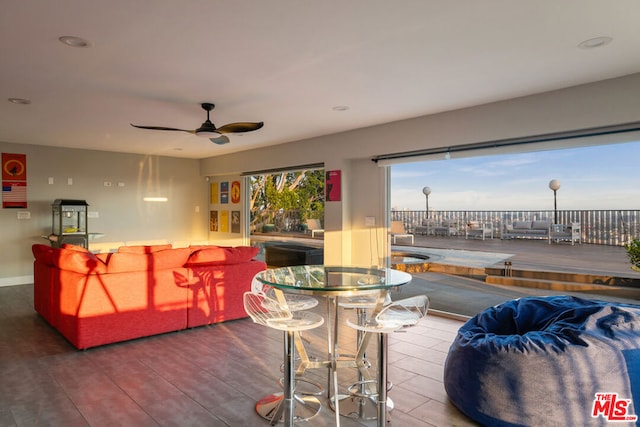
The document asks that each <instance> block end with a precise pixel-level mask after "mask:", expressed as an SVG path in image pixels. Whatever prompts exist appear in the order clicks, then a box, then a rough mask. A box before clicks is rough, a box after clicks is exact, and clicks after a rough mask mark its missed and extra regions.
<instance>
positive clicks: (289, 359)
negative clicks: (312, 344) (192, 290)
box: [243, 292, 324, 425]
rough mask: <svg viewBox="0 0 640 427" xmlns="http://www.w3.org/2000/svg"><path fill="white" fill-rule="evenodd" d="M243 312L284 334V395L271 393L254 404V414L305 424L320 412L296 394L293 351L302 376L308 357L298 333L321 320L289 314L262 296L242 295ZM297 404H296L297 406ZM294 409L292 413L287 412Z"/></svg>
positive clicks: (308, 398)
mask: <svg viewBox="0 0 640 427" xmlns="http://www.w3.org/2000/svg"><path fill="white" fill-rule="evenodd" d="M243 302H244V309H245V311H246V312H247V314H248V315H249V316H250V317H251V319H252V320H253V321H254V323H258V324H260V325H263V326H267V327H270V328H273V329H277V330H280V331H284V332H285V339H284V359H285V361H286V363H285V365H284V383H283V386H284V393H273V394H271V395H269V396H267V397H265V398H263V399H261V400H260V401H259V402H258V403H257V404H256V411H257V412H258V414H259V415H260V416H262V417H263V418H265V419H266V420H268V421H269V422H270V424H271V425H275V424H277V423H278V422H279V421H280V420H281V419H282V418H283V416H284V417H286V418H288V421H289V425H293V422H294V421H306V420H308V419H310V418H312V417H313V416H315V415H316V414H318V412H320V408H321V404H320V401H319V400H318V398H317V397H315V396H312V395H302V394H300V395H299V394H296V392H295V385H296V378H295V377H296V370H295V352H296V351H295V349H296V348H301V349H302V354H301V355H300V356H301V358H302V363H301V368H299V369H298V372H299V373H300V375H301V374H302V373H304V367H305V366H306V364H305V362H306V363H308V356H307V354H306V351H304V346H301V345H300V344H299V343H298V342H299V341H300V332H301V331H305V330H310V329H315V328H318V327H320V326H322V325H323V324H324V318H323V317H322V316H320V315H318V314H316V313H312V312H310V311H292V310H290V309H289V308H288V307H287V306H286V305H283V304H281V303H280V302H279V301H278V300H275V299H271V298H269V297H267V296H266V295H264V294H257V293H254V292H245V293H244V296H243ZM296 402H297V403H298V405H296ZM290 408H293V410H289V409H290Z"/></svg>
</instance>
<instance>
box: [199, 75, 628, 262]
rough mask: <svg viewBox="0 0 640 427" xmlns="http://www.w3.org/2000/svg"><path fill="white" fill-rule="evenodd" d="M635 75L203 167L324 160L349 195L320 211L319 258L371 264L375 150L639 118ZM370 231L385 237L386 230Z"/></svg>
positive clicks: (377, 199)
mask: <svg viewBox="0 0 640 427" xmlns="http://www.w3.org/2000/svg"><path fill="white" fill-rule="evenodd" d="M639 95H640V74H634V75H630V76H626V77H621V78H618V79H612V80H605V81H602V82H597V83H593V84H589V85H581V86H575V87H571V88H568V89H563V90H557V91H552V92H546V93H542V94H537V95H532V96H526V97H521V98H516V99H512V100H506V101H501V102H496V103H492V104H487V105H482V106H477V107H472V108H466V109H462V110H456V111H450V112H444V113H440V114H434V115H430V116H424V117H418V118H415V119H410V120H403V121H400V122H394V123H389V124H385V125H380V126H374V127H370V128H365V129H359V130H355V131H350V132H344V133H340V134H335V135H329V136H325V137H321V138H313V139H309V140H305V141H299V142H295V143H290V144H283V145H279V146H275V147H268V148H263V149H257V150H252V151H245V152H240V153H235V154H230V155H226V156H220V157H213V158H209V159H204V160H202V162H201V169H202V171H203V173H211V174H213V173H219V174H224V173H230V172H236V173H241V172H243V171H251V170H260V169H271V168H278V167H288V166H294V165H301V164H307V163H319V162H324V163H325V169H326V170H331V169H341V170H342V176H343V189H345V188H346V189H347V190H348V193H347V194H348V197H347V198H346V199H345V198H344V197H343V202H341V206H338V205H337V204H334V203H338V202H332V203H329V204H328V205H329V206H328V207H327V211H326V212H325V223H326V224H325V230H327V231H325V233H327V234H326V235H325V259H329V260H330V262H332V263H335V262H342V263H344V264H354V265H370V264H371V259H375V258H376V257H377V254H376V252H375V251H376V250H377V248H379V246H378V245H373V244H371V242H372V241H373V239H372V238H370V237H369V236H370V234H371V233H370V230H368V229H366V228H365V227H364V225H363V222H364V217H365V216H375V217H376V219H378V218H384V216H385V215H386V212H384V210H385V205H384V197H385V196H384V194H385V190H384V189H383V188H382V187H383V186H384V184H383V182H384V178H383V176H384V175H383V173H382V172H381V170H380V168H377V167H375V166H374V165H373V163H372V162H371V160H370V159H371V158H372V157H374V156H376V155H381V154H389V153H397V152H404V151H412V150H420V149H425V148H438V147H449V146H455V145H460V144H469V143H476V142H483V141H492V140H499V139H505V138H514V137H522V136H529V135H540V134H545V133H552V132H560V131H568V130H576V129H584V128H591V127H598V126H606V125H614V124H621V123H628V122H635V121H638V120H639V119H640V96H639ZM374 235H376V236H378V237H384V238H385V239H386V230H378V231H377V232H376V233H375V234H374Z"/></svg>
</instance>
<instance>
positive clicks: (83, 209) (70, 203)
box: [48, 199, 89, 248]
mask: <svg viewBox="0 0 640 427" xmlns="http://www.w3.org/2000/svg"><path fill="white" fill-rule="evenodd" d="M88 206H89V205H88V204H87V202H86V201H84V200H68V199H56V200H55V201H54V202H53V204H52V205H51V208H52V227H51V228H52V230H51V234H50V235H49V236H48V239H49V241H50V242H51V246H53V247H54V248H59V247H61V246H62V245H63V244H65V243H69V244H72V245H77V246H82V247H83V248H89V233H88V231H87V208H88Z"/></svg>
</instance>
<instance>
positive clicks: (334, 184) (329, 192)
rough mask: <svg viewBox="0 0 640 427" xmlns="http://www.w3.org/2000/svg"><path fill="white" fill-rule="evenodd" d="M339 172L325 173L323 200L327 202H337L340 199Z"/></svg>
mask: <svg viewBox="0 0 640 427" xmlns="http://www.w3.org/2000/svg"><path fill="white" fill-rule="evenodd" d="M341 192H342V190H341V171H339V170H335V171H327V172H326V173H325V186H324V193H325V200H326V201H327V202H339V201H340V200H341V199H342V194H341Z"/></svg>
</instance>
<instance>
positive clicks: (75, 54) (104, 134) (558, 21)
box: [0, 0, 640, 158]
mask: <svg viewBox="0 0 640 427" xmlns="http://www.w3.org/2000/svg"><path fill="white" fill-rule="evenodd" d="M2 3H3V4H2V8H1V14H0V92H1V94H0V141H4V142H10V143H18V144H37V145H48V146H59V147H74V148H83V149H95V150H107V151H118V152H127V153H142V154H156V155H167V156H174V157H185V158H204V157H211V156H216V155H219V154H225V153H229V152H233V151H238V150H246V149H251V148H256V147H259V146H267V145H272V144H281V143H284V142H289V141H296V140H300V139H305V138H310V137H315V136H321V135H326V134H331V133H336V132H341V131H346V130H350V129H356V128H361V127H366V126H371V125H376V124H381V123H386V122H391V121H396V120H401V119H405V118H411V117H417V116H421V115H425V114H432V113H436V112H442V111H447V110H452V109H458V108H463V107H468V106H473V105H478V104H484V103H488V102H493V101H498V100H502V99H508V98H514V97H518V96H523V95H528V94H533V93H539V92H544V91H549V90H554V89H559V88H563V87H568V86H574V85H578V84H583V83H588V82H593V81H598V80H603V79H608V78H613V77H619V76H623V75H628V74H633V73H637V72H640V55H639V52H640V24H639V23H638V18H639V17H640V2H639V1H637V0H616V1H610V0H530V1H525V0H522V1H513V0H483V1H477V0H457V1H447V0H437V1H436V0H398V1H390V0H322V1H311V0H233V1H231V0H226V1H225V0H185V1H177V0H109V1H104V0H57V1H50V0H21V1H4V2H2ZM68 35H71V36H79V37H82V38H84V39H86V40H88V41H89V42H90V43H91V47H89V48H71V47H68V46H66V45H64V44H62V43H61V42H59V41H58V38H59V37H60V36H68ZM598 36H609V37H612V38H613V41H612V42H611V43H610V44H609V45H607V46H604V47H601V48H597V49H591V50H585V49H580V48H578V47H577V45H578V44H579V43H580V42H582V41H584V40H586V39H590V38H593V37H598ZM8 98H27V99H29V100H31V104H29V105H16V104H12V103H10V102H8V101H7V99H8ZM201 102H212V103H215V104H216V109H215V110H214V111H213V114H212V121H213V122H214V123H215V124H216V125H217V126H222V125H224V124H226V123H230V122H238V121H264V123H265V126H264V128H262V129H261V130H258V131H256V132H252V133H247V134H244V135H242V136H239V135H231V136H230V138H231V143H230V144H227V145H224V146H217V145H214V144H212V143H210V142H209V140H208V139H202V138H198V137H196V136H193V135H191V134H188V133H182V132H160V131H150V130H141V129H135V128H133V127H131V126H130V125H129V124H130V123H135V124H139V125H152V126H167V127H176V128H184V129H195V128H197V127H199V126H200V124H201V123H202V122H203V121H204V119H205V117H206V113H205V112H204V111H203V110H202V109H201V108H200V103H201ZM335 106H348V107H349V109H348V110H347V111H334V110H333V107H335Z"/></svg>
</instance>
